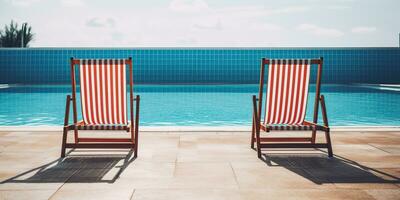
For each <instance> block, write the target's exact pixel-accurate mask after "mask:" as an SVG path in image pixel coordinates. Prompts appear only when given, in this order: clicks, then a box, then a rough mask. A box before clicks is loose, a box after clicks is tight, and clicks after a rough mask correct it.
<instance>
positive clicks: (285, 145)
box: [260, 143, 328, 148]
mask: <svg viewBox="0 0 400 200" xmlns="http://www.w3.org/2000/svg"><path fill="white" fill-rule="evenodd" d="M260 147H261V148H327V147H328V145H327V144H323V143H314V144H304V143H279V144H265V143H264V144H260Z"/></svg>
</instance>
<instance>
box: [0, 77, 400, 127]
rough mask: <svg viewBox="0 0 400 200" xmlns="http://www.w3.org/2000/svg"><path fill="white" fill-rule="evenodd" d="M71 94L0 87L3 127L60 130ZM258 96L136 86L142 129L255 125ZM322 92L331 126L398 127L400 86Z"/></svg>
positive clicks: (62, 88)
mask: <svg viewBox="0 0 400 200" xmlns="http://www.w3.org/2000/svg"><path fill="white" fill-rule="evenodd" d="M314 89H315V88H314V86H313V85H311V86H310V90H311V91H313V90H314ZM70 90H71V89H70V85H1V86H0V108H1V109H0V126H21V125H26V126H34V125H35V126H36V125H62V123H63V120H64V119H63V117H64V111H65V98H66V95H67V94H70ZM257 91H258V86H257V85H255V84H241V85H139V86H138V85H136V86H135V94H139V95H141V111H140V115H141V119H140V123H141V125H143V126H242V125H251V110H252V108H251V105H252V102H251V95H253V94H257ZM322 93H323V94H324V95H325V96H326V100H327V106H328V107H327V110H328V117H329V121H330V124H331V125H333V126H399V125H400V117H399V116H400V106H399V102H400V86H398V85H385V86H382V85H333V84H325V85H323V87H322ZM313 96H314V93H311V94H310V96H309V98H310V99H309V106H308V109H307V118H308V119H309V120H310V119H311V117H312V106H311V105H312V103H313ZM78 105H80V104H79V103H78ZM78 109H79V106H78ZM79 113H80V111H79Z"/></svg>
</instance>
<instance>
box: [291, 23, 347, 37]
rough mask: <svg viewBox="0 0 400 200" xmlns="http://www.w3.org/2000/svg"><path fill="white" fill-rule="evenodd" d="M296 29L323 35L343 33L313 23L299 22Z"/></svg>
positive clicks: (340, 34) (338, 35)
mask: <svg viewBox="0 0 400 200" xmlns="http://www.w3.org/2000/svg"><path fill="white" fill-rule="evenodd" d="M297 30H300V31H304V32H307V33H310V34H312V35H316V36H324V37H340V36H343V35H344V33H343V32H342V31H340V30H338V29H334V28H325V27H320V26H317V25H314V24H300V25H299V26H298V27H297Z"/></svg>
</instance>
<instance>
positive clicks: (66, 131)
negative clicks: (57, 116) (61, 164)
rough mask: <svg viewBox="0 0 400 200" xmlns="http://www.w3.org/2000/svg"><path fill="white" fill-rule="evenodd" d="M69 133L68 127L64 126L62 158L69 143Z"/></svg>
mask: <svg viewBox="0 0 400 200" xmlns="http://www.w3.org/2000/svg"><path fill="white" fill-rule="evenodd" d="M67 134H68V129H67V128H64V131H63V137H62V143H61V158H64V157H65V144H66V143H67Z"/></svg>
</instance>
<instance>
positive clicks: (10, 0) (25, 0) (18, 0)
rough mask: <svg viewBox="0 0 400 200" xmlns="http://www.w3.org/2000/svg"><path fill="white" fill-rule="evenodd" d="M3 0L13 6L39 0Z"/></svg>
mask: <svg viewBox="0 0 400 200" xmlns="http://www.w3.org/2000/svg"><path fill="white" fill-rule="evenodd" d="M5 1H6V2H8V3H10V4H11V5H14V6H30V5H32V4H34V3H38V2H40V1H41V0H5Z"/></svg>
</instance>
